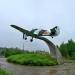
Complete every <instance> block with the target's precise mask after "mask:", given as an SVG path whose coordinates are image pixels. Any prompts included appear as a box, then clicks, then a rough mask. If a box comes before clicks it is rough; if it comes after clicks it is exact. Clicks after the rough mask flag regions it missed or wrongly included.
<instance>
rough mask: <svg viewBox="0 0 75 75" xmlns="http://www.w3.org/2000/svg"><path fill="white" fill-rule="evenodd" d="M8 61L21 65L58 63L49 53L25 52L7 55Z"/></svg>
mask: <svg viewBox="0 0 75 75" xmlns="http://www.w3.org/2000/svg"><path fill="white" fill-rule="evenodd" d="M7 60H8V61H9V62H13V63H16V64H22V65H34V66H50V65H56V64H58V63H57V61H56V60H55V59H54V58H52V57H51V56H50V55H49V54H38V53H37V54H36V53H25V54H17V55H12V56H10V57H8V59H7Z"/></svg>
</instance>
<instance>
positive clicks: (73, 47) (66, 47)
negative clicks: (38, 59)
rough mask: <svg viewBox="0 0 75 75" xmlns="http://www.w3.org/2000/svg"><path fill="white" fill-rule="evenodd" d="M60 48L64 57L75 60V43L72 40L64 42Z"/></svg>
mask: <svg viewBox="0 0 75 75" xmlns="http://www.w3.org/2000/svg"><path fill="white" fill-rule="evenodd" d="M58 48H59V50H60V52H61V54H62V55H63V57H65V58H69V59H75V42H74V41H73V40H72V39H70V40H68V42H67V43H64V42H63V43H62V44H61V45H60V46H59V47H58Z"/></svg>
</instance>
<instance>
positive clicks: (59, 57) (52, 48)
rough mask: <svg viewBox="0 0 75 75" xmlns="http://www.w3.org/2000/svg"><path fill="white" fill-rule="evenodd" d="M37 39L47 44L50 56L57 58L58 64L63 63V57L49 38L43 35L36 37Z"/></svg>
mask: <svg viewBox="0 0 75 75" xmlns="http://www.w3.org/2000/svg"><path fill="white" fill-rule="evenodd" d="M37 39H40V40H43V41H44V42H45V43H46V44H47V45H48V47H49V50H50V54H51V56H52V57H53V58H55V59H57V62H58V64H63V63H64V60H63V57H62V55H61V53H60V51H59V49H58V48H57V47H56V46H55V45H54V44H53V43H52V42H51V41H50V40H48V39H47V38H45V37H37Z"/></svg>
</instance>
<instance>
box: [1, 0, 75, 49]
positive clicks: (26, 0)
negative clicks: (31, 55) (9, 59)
mask: <svg viewBox="0 0 75 75" xmlns="http://www.w3.org/2000/svg"><path fill="white" fill-rule="evenodd" d="M10 24H15V25H17V26H20V27H22V28H25V29H28V30H31V29H34V28H41V29H46V30H49V29H51V28H52V27H54V26H59V27H60V31H61V32H60V35H59V36H57V37H55V38H53V39H52V38H51V37H47V38H48V39H50V40H51V41H52V42H53V43H54V44H56V45H59V44H61V43H62V42H63V41H64V42H67V40H69V39H71V38H72V39H73V40H75V0H0V47H19V48H22V47H23V43H24V46H25V49H32V50H35V49H37V50H38V49H41V50H48V47H47V46H46V44H45V43H44V42H43V41H40V40H36V39H34V41H33V42H32V43H31V42H30V41H29V40H30V37H29V38H28V40H26V41H23V39H22V34H21V33H20V32H19V31H17V30H15V29H13V28H11V27H10Z"/></svg>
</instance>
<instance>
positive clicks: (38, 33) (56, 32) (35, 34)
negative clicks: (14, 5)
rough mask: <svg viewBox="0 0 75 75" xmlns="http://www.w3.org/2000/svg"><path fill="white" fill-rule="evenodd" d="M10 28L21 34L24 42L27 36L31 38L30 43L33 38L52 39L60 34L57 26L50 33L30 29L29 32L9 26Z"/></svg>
mask: <svg viewBox="0 0 75 75" xmlns="http://www.w3.org/2000/svg"><path fill="white" fill-rule="evenodd" d="M10 26H11V27H13V28H15V29H17V30H19V31H20V32H22V33H23V39H24V40H27V36H31V37H32V38H31V39H30V41H31V42H32V41H33V38H37V37H41V36H51V37H52V38H53V37H55V36H58V35H59V33H60V29H59V27H58V26H55V27H54V28H52V29H50V31H47V30H44V29H32V30H30V31H29V30H26V29H23V28H21V27H19V26H16V25H10Z"/></svg>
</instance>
